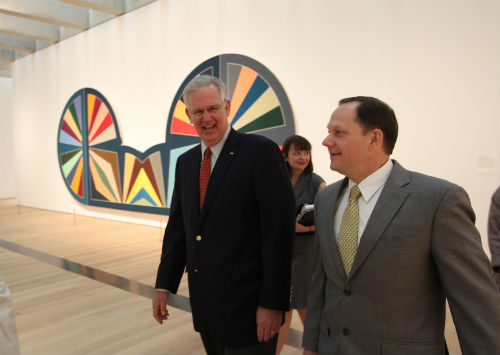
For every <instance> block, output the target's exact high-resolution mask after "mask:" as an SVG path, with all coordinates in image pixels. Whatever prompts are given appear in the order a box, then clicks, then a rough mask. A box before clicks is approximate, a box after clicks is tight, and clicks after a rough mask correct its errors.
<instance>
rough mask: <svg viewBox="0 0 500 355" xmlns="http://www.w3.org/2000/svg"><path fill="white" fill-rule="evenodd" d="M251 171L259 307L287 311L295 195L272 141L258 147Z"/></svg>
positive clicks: (283, 164) (279, 153)
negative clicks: (259, 271)
mask: <svg viewBox="0 0 500 355" xmlns="http://www.w3.org/2000/svg"><path fill="white" fill-rule="evenodd" d="M253 174H254V179H253V189H254V195H255V198H256V203H257V208H258V219H259V220H258V221H256V222H258V223H259V234H260V235H259V239H260V253H261V269H262V282H261V287H260V295H259V306H262V307H266V308H270V309H275V310H281V311H286V310H288V309H289V307H290V272H291V255H292V243H293V237H294V231H295V197H294V195H293V190H292V186H291V182H290V177H289V175H288V170H287V168H286V166H285V162H284V160H283V157H282V155H281V152H280V150H279V148H278V147H277V146H276V144H275V143H273V142H271V141H267V140H266V141H265V142H263V143H262V144H261V145H260V146H259V148H258V151H257V152H256V155H255V160H254V167H253Z"/></svg>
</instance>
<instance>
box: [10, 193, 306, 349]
mask: <svg viewBox="0 0 500 355" xmlns="http://www.w3.org/2000/svg"><path fill="white" fill-rule="evenodd" d="M162 237H163V230H162V229H161V228H159V227H148V226H143V225H136V224H129V223H123V222H115V221H110V220H103V219H96V218H90V217H83V216H73V215H71V214H65V213H58V212H52V211H47V210H40V209H35V208H28V207H20V206H17V205H16V202H15V200H13V199H0V239H3V240H5V241H8V242H12V243H16V244H18V245H20V246H24V247H29V248H31V249H34V250H37V251H40V252H43V253H47V254H51V255H54V256H57V257H59V258H62V259H67V260H70V261H72V262H75V263H79V264H82V265H85V266H90V267H92V268H95V269H99V270H103V271H106V272H108V273H111V274H115V275H118V276H122V277H125V278H128V279H131V280H135V281H138V282H141V283H144V284H147V285H151V286H153V285H154V281H155V277H156V268H157V266H158V262H159V258H160V251H161V242H162ZM0 276H1V277H2V278H3V279H4V280H5V282H6V284H7V286H8V287H9V289H10V291H11V294H12V301H13V304H14V309H15V313H16V321H17V327H18V332H19V340H20V344H21V352H22V354H130V355H132V354H204V349H203V345H202V343H201V340H200V338H199V335H198V333H196V332H195V331H194V330H193V325H192V321H191V313H189V312H186V311H182V310H179V309H175V308H172V307H170V309H169V312H170V318H169V320H168V321H167V322H165V323H164V324H163V325H162V326H160V325H158V324H157V323H156V321H154V320H153V317H152V312H151V299H149V298H147V297H144V296H140V295H138V294H134V293H132V292H129V291H126V290H121V289H119V288H116V287H112V286H109V285H107V284H106V283H102V282H98V281H95V280H93V279H91V278H88V277H85V276H81V275H78V274H75V273H74V272H70V271H68V270H65V269H63V268H61V267H57V266H53V265H50V264H47V263H45V262H42V261H39V260H36V259H33V258H32V257H28V256H25V255H22V253H18V252H14V251H11V250H8V249H5V248H2V247H0ZM179 294H181V295H185V296H188V290H187V283H186V280H184V279H183V281H182V283H181V287H180V289H179ZM292 326H293V327H294V328H295V329H298V330H302V325H301V324H300V321H299V320H298V317H297V316H295V320H294V322H293V324H292ZM283 352H284V353H286V354H300V353H301V352H302V350H301V349H298V348H294V347H291V346H288V345H285V348H284V351H283Z"/></svg>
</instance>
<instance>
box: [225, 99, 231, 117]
mask: <svg viewBox="0 0 500 355" xmlns="http://www.w3.org/2000/svg"><path fill="white" fill-rule="evenodd" d="M224 109H225V110H226V115H227V117H229V113H230V112H231V101H229V100H224Z"/></svg>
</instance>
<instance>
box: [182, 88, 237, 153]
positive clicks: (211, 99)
mask: <svg viewBox="0 0 500 355" xmlns="http://www.w3.org/2000/svg"><path fill="white" fill-rule="evenodd" d="M187 101H188V102H187V103H186V104H187V106H186V114H187V115H188V117H189V120H190V121H191V123H192V124H193V125H194V128H195V129H196V131H197V132H198V135H199V136H200V138H201V140H202V141H203V142H204V143H205V144H206V145H207V146H209V147H212V146H214V145H215V144H217V143H219V142H220V141H221V139H222V137H224V133H226V130H227V127H228V125H229V123H228V119H227V118H228V116H229V109H230V102H229V101H228V100H226V101H223V100H222V97H221V94H220V91H219V89H218V88H217V86H215V85H213V84H210V85H207V86H204V87H202V88H200V89H198V90H194V91H191V92H190V93H189V96H188V100H187Z"/></svg>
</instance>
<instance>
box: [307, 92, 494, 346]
mask: <svg viewBox="0 0 500 355" xmlns="http://www.w3.org/2000/svg"><path fill="white" fill-rule="evenodd" d="M328 132H329V133H328V136H327V137H326V138H325V140H324V141H323V145H325V146H326V147H328V151H329V153H330V159H331V165H330V168H331V169H332V170H335V171H338V172H339V173H341V174H343V175H345V178H344V179H343V180H341V181H339V182H336V183H334V184H332V185H329V186H327V187H326V188H324V189H323V190H321V191H320V192H319V193H318V196H317V197H316V241H317V247H318V253H319V254H318V255H319V258H318V263H317V266H316V271H315V274H314V277H313V281H312V286H311V291H310V294H309V300H308V307H307V317H306V323H305V329H304V343H303V345H304V348H305V350H304V353H316V352H318V353H321V354H442V353H444V348H445V340H444V323H445V304H446V302H445V301H446V299H447V300H448V302H449V305H450V308H451V313H452V315H453V320H454V323H455V326H456V329H457V333H458V338H459V340H460V346H461V349H462V352H463V354H500V296H499V293H498V291H497V289H496V286H495V283H494V282H493V278H492V273H491V267H490V262H489V260H488V258H487V257H486V255H485V253H484V251H483V249H482V246H481V238H480V235H479V233H478V231H477V230H476V228H475V227H474V220H475V216H474V212H473V210H472V207H471V205H470V202H469V198H468V196H467V194H466V192H465V191H464V190H463V189H462V188H461V187H459V186H457V185H454V184H452V183H450V182H447V181H444V180H441V179H437V178H434V177H430V176H426V175H423V174H419V173H415V172H411V171H408V170H406V169H404V168H403V167H402V166H401V165H400V164H399V163H398V162H397V161H395V160H391V159H389V156H390V154H392V150H393V148H394V145H395V143H396V138H397V133H398V124H397V121H396V116H395V114H394V111H393V110H392V109H391V108H390V107H389V106H388V105H387V104H385V103H384V102H382V101H380V100H378V99H375V98H371V97H354V98H347V99H343V100H341V101H340V104H339V107H338V108H337V109H336V110H335V112H334V113H333V114H332V117H331V119H330V122H329V123H328Z"/></svg>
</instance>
